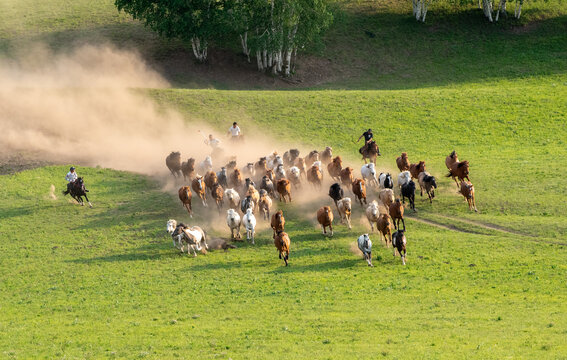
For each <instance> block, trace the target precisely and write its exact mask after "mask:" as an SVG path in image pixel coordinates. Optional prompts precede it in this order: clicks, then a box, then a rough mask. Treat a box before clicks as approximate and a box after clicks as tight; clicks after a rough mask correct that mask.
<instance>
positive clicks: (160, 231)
mask: <svg viewBox="0 0 567 360" xmlns="http://www.w3.org/2000/svg"><path fill="white" fill-rule="evenodd" d="M410 11H411V8H410V4H409V3H407V4H405V3H401V2H364V1H354V2H344V3H340V4H338V5H337V12H336V14H335V23H334V25H333V27H332V28H331V29H330V31H329V33H328V35H327V36H326V37H325V39H323V43H322V44H320V46H319V47H316V48H315V49H314V50H313V54H312V55H311V56H317V57H319V58H328V59H331V63H332V65H331V66H330V67H331V68H332V70H333V71H336V72H337V73H338V74H339V75H338V76H337V77H330V78H329V81H327V82H323V83H322V84H320V85H318V86H317V88H315V89H313V88H311V89H296V90H298V91H290V88H289V87H287V88H286V90H277V91H262V90H251V89H254V88H256V84H233V83H229V82H227V83H220V84H219V83H216V82H210V81H208V80H207V79H206V78H201V79H197V80H195V79H187V78H181V79H173V80H174V81H173V83H174V85H176V86H177V88H172V89H166V90H152V89H149V90H141V91H142V92H143V93H147V94H149V96H151V98H153V99H154V100H155V101H156V102H157V103H159V104H161V105H162V106H164V107H173V108H175V109H177V110H178V111H179V112H180V113H182V114H183V115H185V116H186V117H187V118H188V119H192V121H193V120H198V121H206V122H207V123H209V124H210V126H211V127H213V128H217V129H219V131H220V130H224V128H225V127H226V124H227V123H229V122H231V121H232V120H237V121H239V123H241V126H242V128H243V129H244V130H245V131H248V132H255V133H264V134H266V136H267V137H269V138H278V142H279V143H287V144H289V146H290V147H291V146H296V145H302V146H305V147H307V148H310V147H313V148H317V149H322V148H323V147H324V146H326V145H331V146H332V147H333V149H334V152H335V153H336V154H340V155H343V156H344V157H345V158H346V159H347V160H348V163H349V164H351V165H353V166H354V167H355V168H356V169H357V171H358V169H359V167H360V164H361V162H360V160H359V159H358V158H357V157H356V149H357V145H356V144H354V143H353V139H354V138H356V137H358V135H359V133H360V132H361V130H362V129H364V128H367V127H372V128H373V129H374V131H375V134H376V138H377V140H378V143H379V145H380V148H381V151H382V154H383V156H382V157H381V158H379V159H378V163H377V166H378V169H379V170H389V171H393V170H394V168H395V162H394V160H395V157H396V156H398V155H399V153H400V152H402V151H407V152H408V153H409V156H410V159H411V160H413V161H416V160H425V161H426V164H427V168H428V170H429V171H430V172H431V173H432V174H433V175H435V176H436V177H437V178H438V179H439V180H438V183H439V185H440V188H439V190H438V196H437V198H436V199H435V201H434V203H433V204H432V205H430V204H429V203H428V201H426V200H425V199H423V198H419V196H418V198H417V201H416V209H417V212H416V213H415V214H414V213H413V212H412V211H409V210H408V211H407V220H406V224H407V229H408V233H407V237H408V264H407V266H405V267H404V266H402V264H401V261H400V259H399V257H396V258H393V257H392V253H391V249H386V248H385V247H384V246H383V245H382V244H380V242H379V241H378V238H377V236H372V237H371V238H372V240H373V241H374V251H373V257H374V265H375V267H374V268H368V267H367V266H366V263H365V262H364V261H363V260H362V259H361V258H360V256H358V255H357V254H356V253H354V252H353V251H352V250H351V248H352V246H353V243H354V241H355V240H356V237H357V236H358V235H359V234H360V233H362V232H366V231H368V230H367V226H366V224H365V223H364V221H360V219H362V218H363V214H362V211H361V209H360V206H358V205H356V206H354V215H353V218H354V221H353V225H354V227H353V229H352V230H351V231H349V230H348V229H346V227H345V226H342V225H337V226H336V232H335V236H334V237H333V238H326V237H323V236H322V235H321V234H320V230H319V229H318V228H317V226H315V224H314V222H313V221H314V211H315V210H316V208H317V207H319V206H321V205H322V204H321V203H319V202H313V203H310V204H307V205H303V206H300V205H298V204H296V203H292V204H287V205H281V207H282V208H283V209H284V211H285V213H286V215H287V216H286V220H287V226H286V228H287V231H288V233H289V234H290V237H291V240H292V251H291V256H290V266H289V267H287V268H286V267H284V266H283V264H282V262H281V260H279V259H278V258H277V254H276V251H275V249H274V247H273V244H272V240H271V232H270V231H268V230H266V229H265V226H263V227H262V230H260V231H259V233H258V236H257V244H256V246H251V245H248V244H246V243H239V244H237V246H238V249H232V250H229V251H227V252H224V251H222V250H221V251H218V250H217V251H212V252H209V253H208V254H207V255H199V256H198V257H197V258H192V257H187V256H181V255H179V253H178V252H177V251H176V250H175V249H174V248H173V247H172V244H171V239H170V237H169V236H168V235H167V234H166V233H165V221H166V220H167V219H169V218H176V219H178V220H181V219H183V220H185V221H187V220H188V219H187V214H186V212H185V211H184V210H183V208H182V207H181V206H180V204H179V201H178V199H177V197H176V196H175V195H172V194H171V193H169V192H165V191H163V189H162V186H161V184H160V183H158V182H157V181H156V180H155V179H152V178H149V177H146V176H143V175H138V174H132V173H127V172H120V171H116V170H112V169H102V168H81V175H82V176H85V178H86V179H87V186H88V188H89V189H90V191H91V192H90V193H89V195H90V198H91V201H92V202H93V204H94V207H93V208H92V209H89V208H87V207H81V206H79V205H76V204H73V203H72V202H71V201H70V200H69V198H64V197H62V196H61V195H60V190H62V183H63V176H64V174H65V172H66V168H67V166H48V167H41V168H37V169H33V170H27V171H23V172H20V173H17V174H14V175H2V176H0V274H1V276H0V358H18V359H20V358H22V359H25V358H49V359H52V358H107V357H108V358H113V357H115V358H144V357H145V358H160V359H162V358H175V357H177V358H192V359H197V358H199V359H201V358H203V359H209V358H210V359H213V358H220V359H226V358H232V359H266V358H281V359H284V358H285V359H296V358H298V359H299V358H308V357H309V358H317V359H337V358H339V359H340V358H344V359H352V358H369V359H370V358H372V359H374V358H420V359H423V358H427V359H429V358H447V359H455V358H478V359H486V358H495V359H502V358H553V359H560V358H567V343H566V342H565V338H566V337H567V305H566V303H567V286H566V285H567V284H566V280H565V279H566V278H567V276H566V275H567V265H566V264H567V263H566V259H567V253H566V251H567V249H566V247H567V210H566V207H565V201H564V197H563V196H564V192H565V189H566V188H567V180H565V177H564V169H565V168H567V147H566V141H567V129H566V127H565V123H566V120H567V73H566V69H567V54H566V52H565V51H566V50H565V49H567V32H566V31H565V30H566V29H567V27H566V21H567V20H566V17H565V16H566V12H567V10H566V8H565V3H564V2H563V1H546V2H543V1H533V2H532V1H526V3H525V8H524V14H523V15H522V16H523V17H524V18H523V19H522V20H521V21H520V22H519V23H515V22H514V21H512V20H511V19H510V20H507V21H505V22H503V23H501V24H497V25H490V24H487V23H486V21H485V20H484V19H483V18H482V16H481V14H480V12H478V14H477V16H476V17H475V16H474V14H476V12H477V10H475V9H474V7H473V6H472V5H471V6H456V5H451V4H450V3H448V2H442V1H439V2H434V3H433V4H432V7H431V10H430V14H428V23H427V24H425V25H422V24H416V23H415V22H414V21H413V20H412V18H411V16H410V14H408V13H409V12H410ZM24 15H25V17H24ZM23 19H25V20H23ZM459 24H460V25H459ZM534 24H535V25H534ZM457 25H459V26H457ZM352 28H355V29H357V30H360V29H366V30H368V31H372V32H375V33H376V34H377V36H376V37H375V38H372V39H369V38H367V37H366V36H365V35H364V32H360V33H358V32H357V33H350V32H349V31H350V30H351V29H352ZM426 40H427V41H426ZM37 41H40V42H44V43H47V44H48V46H50V47H52V48H54V49H56V50H63V51H64V50H66V49H68V48H71V47H72V46H73V45H76V44H78V43H84V42H88V43H92V42H94V43H101V42H105V41H109V42H112V43H114V44H116V45H117V46H120V47H122V46H124V47H134V48H136V49H139V51H140V52H141V53H142V54H144V55H145V56H147V57H148V58H150V59H153V60H156V59H157V60H156V61H158V63H159V59H161V58H162V57H167V56H168V54H169V53H170V51H173V50H172V49H173V48H175V47H176V46H179V44H178V43H176V42H175V41H165V40H161V39H159V38H157V37H156V36H155V35H153V34H152V33H150V32H149V31H147V30H146V29H144V28H143V27H142V26H141V25H140V24H138V23H137V22H134V21H132V20H130V19H129V18H128V17H127V16H125V15H124V14H118V13H117V12H116V11H115V10H114V8H113V7H112V1H94V2H90V1H86V0H81V1H63V0H51V1H49V2H47V1H46V2H34V1H15V0H8V1H5V2H2V3H0V57H13V56H15V54H16V53H18V52H22V51H25V49H26V46H27V45H26V44H29V43H33V42H37ZM347 55H348V56H347ZM351 65H352V66H351ZM192 87H194V88H197V89H192ZM208 87H217V88H221V89H229V90H219V89H202V88H208ZM238 89H246V91H242V90H238ZM292 89H293V88H292ZM453 149H455V150H457V152H458V154H459V157H460V158H461V159H467V160H469V161H470V162H471V179H472V181H473V183H474V184H475V188H476V198H477V206H478V208H479V213H471V212H470V211H469V210H468V208H467V206H466V203H464V202H463V200H462V197H459V196H458V195H457V194H456V186H455V185H454V183H452V181H451V180H450V179H447V178H444V177H443V175H444V174H445V173H446V169H445V165H444V159H445V156H446V155H447V154H448V153H449V152H450V151H451V150H453ZM280 150H281V151H283V150H285V149H280ZM395 174H396V175H397V171H395ZM52 184H54V185H55V186H56V191H55V194H56V195H57V199H52V198H51V197H50V196H49V189H50V186H51V185H52ZM373 195H374V194H373V193H372V194H371V196H373ZM329 202H330V201H329V200H325V201H324V204H325V205H327V204H328V203H329ZM195 209H196V216H195V219H193V221H192V223H194V224H200V223H206V222H208V221H211V219H212V220H213V222H219V223H221V224H222V223H224V219H223V218H222V217H221V218H218V219H217V215H216V214H215V213H214V212H212V213H209V212H205V211H204V210H203V208H202V207H201V206H200V204H195ZM259 222H262V221H260V220H259ZM435 224H437V225H440V226H441V227H439V226H435ZM446 227H449V228H446ZM221 229H222V226H219V227H216V226H215V228H214V229H207V230H208V231H209V234H210V235H212V236H219V237H226V235H227V233H228V231H227V230H221Z"/></svg>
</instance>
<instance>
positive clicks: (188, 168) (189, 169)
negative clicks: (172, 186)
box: [181, 158, 195, 180]
mask: <svg viewBox="0 0 567 360" xmlns="http://www.w3.org/2000/svg"><path fill="white" fill-rule="evenodd" d="M181 172H182V173H183V180H187V179H191V178H192V177H193V174H194V173H195V159H193V158H189V159H187V161H186V162H183V163H181Z"/></svg>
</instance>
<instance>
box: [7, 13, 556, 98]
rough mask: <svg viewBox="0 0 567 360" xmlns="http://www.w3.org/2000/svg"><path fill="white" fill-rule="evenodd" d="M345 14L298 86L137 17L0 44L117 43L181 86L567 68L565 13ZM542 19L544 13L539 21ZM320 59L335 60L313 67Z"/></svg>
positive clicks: (502, 75) (348, 82)
mask: <svg viewBox="0 0 567 360" xmlns="http://www.w3.org/2000/svg"><path fill="white" fill-rule="evenodd" d="M404 9H405V8H404ZM339 11H340V12H341V14H340V16H338V15H339V14H337V16H335V21H334V23H333V24H332V25H331V28H330V29H329V30H328V32H327V34H326V35H325V37H324V41H323V42H324V45H323V46H322V49H321V50H320V51H318V53H317V54H316V55H315V54H307V55H305V54H304V55H302V56H300V57H299V59H298V64H297V74H298V75H297V77H298V78H299V80H301V81H298V82H296V83H294V84H293V85H291V84H290V83H289V82H288V81H284V80H283V79H280V78H278V77H272V76H269V75H266V74H262V73H259V72H258V71H257V70H256V68H255V66H254V62H252V63H251V64H249V63H247V62H246V60H245V58H244V57H242V56H241V55H240V54H239V53H238V51H236V50H231V49H230V48H231V46H232V45H233V44H232V43H231V42H227V44H226V46H225V47H226V48H227V50H223V49H219V48H211V49H210V50H209V52H210V56H209V60H208V62H207V63H206V64H196V63H195V61H194V60H193V58H192V54H191V50H190V48H189V47H187V46H186V44H183V43H182V42H180V41H177V40H169V39H165V38H161V37H159V36H157V35H156V33H154V32H152V31H150V30H148V29H146V28H145V27H144V26H143V25H142V24H140V23H138V22H127V23H116V24H111V25H105V26H99V27H93V28H86V29H72V30H65V31H59V32H51V33H48V34H47V35H40V36H36V37H31V38H24V39H23V40H22V39H18V40H14V41H13V43H11V42H7V41H4V42H0V51H2V52H4V53H7V54H8V56H10V54H11V53H12V52H14V53H16V52H17V51H15V49H18V48H22V45H25V43H26V42H30V43H34V42H37V43H43V44H47V45H48V47H50V48H52V49H55V50H63V51H65V50H68V49H69V48H72V47H74V46H77V45H82V44H85V43H88V44H94V45H96V44H108V43H110V44H112V45H114V46H116V47H118V48H123V49H135V51H137V52H139V53H140V54H141V55H142V57H143V58H144V60H145V61H147V62H148V63H149V64H151V65H152V66H153V67H154V68H155V69H156V70H157V71H158V72H160V74H161V75H162V76H164V77H165V78H166V79H167V80H169V81H170V82H171V83H172V84H173V85H174V86H175V87H179V88H195V89H204V88H211V87H212V88H216V89H232V90H258V89H265V90H301V89H306V88H312V87H318V88H340V89H345V88H346V89H365V90H371V89H414V88H424V87H432V86H443V85H448V84H458V83H469V82H478V81H483V80H494V79H516V78H525V77H527V76H538V75H546V76H548V75H553V74H563V73H564V72H565V67H566V66H567V62H566V60H565V58H564V57H563V56H562V54H563V52H564V50H563V49H564V48H565V45H566V43H567V35H566V33H567V32H566V31H565V28H566V24H567V16H566V15H560V16H557V17H554V18H548V19H546V20H540V21H537V22H534V21H532V22H531V23H529V24H525V23H524V21H526V20H524V19H526V18H525V17H524V19H522V20H520V21H517V20H514V19H513V16H512V15H511V14H510V16H509V17H508V19H501V21H499V22H498V23H496V24H490V23H489V22H488V20H487V19H486V18H484V16H483V15H482V11H480V10H479V9H472V8H468V9H462V10H458V11H448V10H446V9H442V8H436V7H435V6H432V7H431V8H430V10H429V12H428V18H427V22H426V23H425V24H423V23H419V22H417V21H415V19H414V18H413V17H412V16H411V5H408V7H407V12H406V13H404V12H392V11H389V10H384V9H374V10H371V11H367V12H362V11H361V12H350V11H342V10H339ZM526 11H528V10H526ZM531 11H536V10H535V9H534V10H531ZM524 16H528V15H527V14H524ZM537 16H538V15H537V11H536V12H534V15H533V16H532V18H537ZM368 34H373V36H369V35H368ZM519 55H521V56H519ZM320 61H324V62H325V64H326V65H325V66H319V67H317V66H313V64H318V63H319V62H320ZM322 68H331V69H332V71H322V70H321V69H322ZM300 77H304V79H303V78H300ZM315 78H316V79H315Z"/></svg>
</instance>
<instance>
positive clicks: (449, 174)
mask: <svg viewBox="0 0 567 360" xmlns="http://www.w3.org/2000/svg"><path fill="white" fill-rule="evenodd" d="M451 176H453V174H451V172H450V171H449V173H448V174H447V175H445V177H451Z"/></svg>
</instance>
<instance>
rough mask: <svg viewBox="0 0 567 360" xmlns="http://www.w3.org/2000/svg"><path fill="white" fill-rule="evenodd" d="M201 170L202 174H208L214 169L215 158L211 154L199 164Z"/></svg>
mask: <svg viewBox="0 0 567 360" xmlns="http://www.w3.org/2000/svg"><path fill="white" fill-rule="evenodd" d="M199 170H200V173H201V174H206V173H207V172H208V171H212V170H213V159H211V157H210V156H207V157H206V158H205V160H203V161H201V163H200V164H199Z"/></svg>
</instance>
